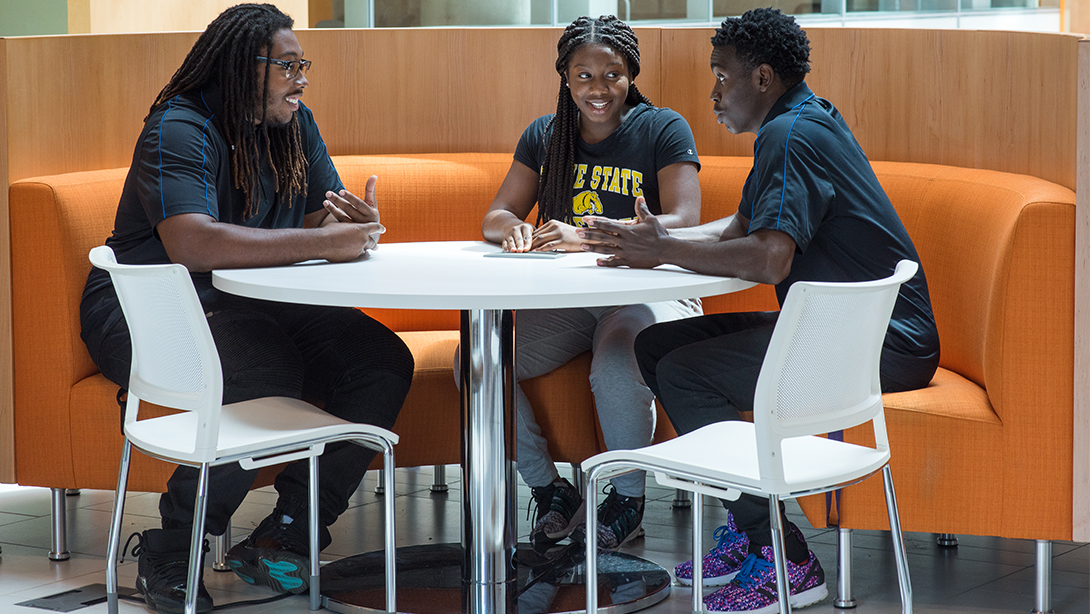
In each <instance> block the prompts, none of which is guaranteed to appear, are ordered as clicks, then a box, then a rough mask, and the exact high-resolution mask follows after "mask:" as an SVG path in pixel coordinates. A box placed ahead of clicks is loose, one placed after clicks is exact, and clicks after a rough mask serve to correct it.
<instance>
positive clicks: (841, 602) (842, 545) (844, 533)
mask: <svg viewBox="0 0 1090 614" xmlns="http://www.w3.org/2000/svg"><path fill="white" fill-rule="evenodd" d="M856 605H857V604H856V602H855V597H854V596H852V530H851V529H837V531H836V599H835V600H833V607H834V608H842V609H848V608H854V607H855V606H856Z"/></svg>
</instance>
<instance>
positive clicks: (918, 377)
mask: <svg viewBox="0 0 1090 614" xmlns="http://www.w3.org/2000/svg"><path fill="white" fill-rule="evenodd" d="M778 316H779V313H778V312H774V311H773V312H760V313H722V314H712V315H706V316H702V317H697V318H688V319H684V320H676V321H674V322H664V323H662V324H655V325H654V326H651V327H649V328H647V329H644V331H643V332H641V333H640V334H639V336H638V337H636V359H637V360H638V361H639V365H640V371H641V372H642V373H643V381H644V382H646V383H647V386H648V387H649V388H650V389H651V390H652V391H653V392H654V393H655V396H656V397H658V399H659V401H660V402H661V403H662V406H663V409H665V411H666V415H667V416H668V417H669V418H670V422H671V423H672V424H673V426H674V430H676V431H677V432H678V433H679V434H685V433H689V432H692V431H695V430H696V429H698V428H700V427H703V426H707V425H709V424H712V423H714V422H722V421H725V420H738V419H740V417H739V412H742V411H747V412H748V411H753V395H754V391H755V390H756V388H757V376H758V375H759V374H760V372H761V364H762V363H763V362H764V356H765V353H766V352H767V351H768V344H769V342H770V341H771V339H772V330H773V328H774V327H775V325H776V318H777V317H778ZM881 361H882V362H881V367H880V370H881V380H882V390H883V391H884V392H896V391H900V390H914V389H916V388H922V387H924V386H926V385H927V384H928V382H930V381H931V378H932V377H933V376H934V374H935V369H936V368H937V367H938V356H937V355H936V356H934V358H933V359H918V358H914V357H906V356H903V355H899V354H895V353H893V352H889V351H883V352H882V359H881ZM724 505H726V506H727V508H728V509H730V512H731V515H732V516H734V522H735V524H736V525H737V526H738V529H739V530H741V531H744V532H745V533H747V534H748V536H749V539H750V542H751V543H754V544H756V545H759V546H763V545H771V543H772V535H771V530H772V526H771V519H770V518H769V509H768V499H766V498H763V497H757V496H753V495H746V494H743V495H742V496H741V497H740V498H739V499H738V500H737V501H731V502H729V503H724ZM783 510H784V507H783V504H782V503H781V504H780V513H781V514H783ZM784 526H790V523H789V522H788V521H787V519H786V517H784ZM790 550H791V543H790V540H788V552H787V557H788V558H789V559H791V560H793V561H796V562H798V557H797V556H792V552H791V551H790Z"/></svg>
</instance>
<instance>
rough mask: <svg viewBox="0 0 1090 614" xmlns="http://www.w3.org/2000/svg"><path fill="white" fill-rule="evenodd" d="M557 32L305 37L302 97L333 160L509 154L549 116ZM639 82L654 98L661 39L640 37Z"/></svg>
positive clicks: (314, 33) (646, 33)
mask: <svg viewBox="0 0 1090 614" xmlns="http://www.w3.org/2000/svg"><path fill="white" fill-rule="evenodd" d="M560 32H561V30H559V29H554V28H525V29H515V28H497V29H484V28H474V29H421V30H415V29H379V30H366V31H354V32H353V31H348V32H345V31H329V30H311V31H308V32H299V33H298V37H299V41H300V43H301V44H302V45H303V49H304V50H305V52H306V56H307V57H308V58H310V59H312V60H314V68H313V69H312V70H311V72H310V73H309V74H308V78H310V81H311V85H310V88H308V89H307V92H306V94H305V96H304V98H303V100H304V102H305V103H306V104H307V105H308V106H310V107H311V108H312V109H313V110H314V113H315V116H316V117H317V119H318V122H319V125H321V126H322V137H323V138H324V139H325V141H326V145H327V146H328V147H329V151H330V153H332V154H334V155H338V154H372V153H426V152H442V153H447V152H475V151H481V152H513V151H514V150H515V145H516V143H517V142H518V138H519V136H520V135H521V134H522V131H523V130H524V129H525V128H526V126H527V125H528V124H529V123H530V121H532V120H533V119H535V118H537V117H539V116H541V115H544V114H546V113H552V112H554V111H555V110H556V96H557V92H558V90H559V86H560V77H559V76H558V75H557V74H556V70H555V68H554V66H553V64H554V62H555V59H556V41H557V39H558V38H559V36H560ZM636 32H637V36H639V38H640V50H641V55H642V57H645V58H650V60H649V61H648V60H645V61H644V62H643V64H642V66H641V69H642V71H641V73H640V76H639V77H638V78H637V79H636V83H637V84H638V85H640V87H641V88H643V91H644V93H645V94H646V95H647V96H648V97H650V98H651V99H652V100H657V98H658V94H659V88H658V83H659V66H658V62H657V61H656V60H657V58H658V57H659V48H658V42H659V31H658V30H657V29H637V30H636Z"/></svg>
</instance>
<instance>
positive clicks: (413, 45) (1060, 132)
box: [0, 28, 1090, 541]
mask: <svg viewBox="0 0 1090 614" xmlns="http://www.w3.org/2000/svg"><path fill="white" fill-rule="evenodd" d="M558 34H559V30H556V29H547V28H526V29H514V28H504V29H485V28H473V29H411V30H399V29H380V30H303V31H299V32H298V36H299V40H300V42H301V43H302V45H303V47H304V49H305V51H306V57H307V58H309V59H311V60H313V61H314V68H313V69H312V70H311V72H310V73H309V74H308V77H309V78H310V81H311V84H310V87H309V88H308V89H307V91H306V93H305V96H304V102H305V103H306V104H307V105H308V106H310V107H311V108H312V109H314V112H315V115H316V117H317V119H318V122H319V125H320V126H321V128H322V134H323V137H324V139H325V141H326V143H327V145H328V147H329V149H330V152H331V153H332V154H334V155H337V154H350V153H419V152H467V151H468V152H473V151H500V152H510V151H513V150H514V146H515V143H516V141H517V139H518V136H519V135H520V134H521V132H522V129H523V128H524V127H525V126H526V124H528V123H529V122H530V120H532V119H533V118H535V117H537V116H538V115H541V114H543V113H548V112H551V111H552V110H553V109H555V105H556V95H557V88H558V85H559V77H558V76H557V75H556V73H555V71H554V70H553V59H554V58H555V44H556V39H557V37H558ZM637 34H638V36H639V38H640V47H641V55H642V58H643V65H642V72H641V74H640V75H639V77H638V78H637V79H636V83H637V84H638V85H639V86H640V89H641V90H642V91H643V92H644V93H645V94H646V95H647V96H648V97H649V98H651V99H652V100H653V101H655V102H656V103H658V104H659V105H661V106H669V107H672V108H674V109H676V110H677V111H679V112H680V113H681V114H682V115H684V116H685V117H686V118H687V119H688V120H689V123H690V125H691V126H692V128H693V132H694V134H695V135H696V141H697V147H698V149H699V152H700V153H701V154H704V155H740V156H748V155H751V154H752V142H753V141H752V137H750V136H733V135H730V134H729V133H727V131H726V130H724V129H722V128H721V127H719V126H717V125H716V124H715V122H714V118H713V116H712V114H711V106H710V102H709V101H708V94H709V91H710V88H711V83H712V78H711V73H710V70H709V68H708V59H709V53H710V45H709V42H708V41H709V38H710V36H711V34H712V31H711V30H710V29H686V28H677V29H669V28H664V29H659V28H641V29H637ZM809 36H810V40H811V45H812V48H813V53H812V64H813V72H812V74H811V75H810V76H809V78H808V82H809V84H810V86H811V87H812V89H814V91H815V92H817V93H818V95H820V96H823V97H825V98H828V99H830V100H832V101H833V102H834V104H836V105H837V107H838V108H839V109H840V111H841V113H842V114H843V115H844V117H845V119H846V121H847V122H848V124H849V125H850V126H851V127H852V129H853V130H854V132H855V134H856V136H857V137H858V139H859V141H860V143H861V144H862V146H863V148H864V150H865V151H866V152H867V153H868V155H869V156H870V158H871V159H872V160H895V161H908V162H930V163H938V164H950V165H956V166H966V167H979V168H988V169H994V170H1000V171H1008V172H1015V173H1023V174H1028V175H1034V176H1038V177H1041V178H1044V179H1047V180H1050V181H1053V182H1056V183H1058V184H1061V185H1064V186H1066V187H1069V188H1072V189H1075V190H1076V191H1077V196H1078V202H1079V214H1078V234H1077V246H1078V247H1077V249H1078V263H1077V267H1078V268H1077V269H1076V270H1077V271H1078V277H1077V280H1076V298H1077V305H1076V316H1077V317H1076V327H1077V329H1076V331H1075V335H1076V362H1075V366H1076V378H1075V382H1076V389H1075V427H1076V450H1075V451H1076V458H1075V485H1074V489H1075V497H1074V502H1075V506H1076V510H1077V511H1078V513H1076V514H1075V517H1076V519H1077V523H1079V524H1078V525H1077V526H1076V527H1075V539H1078V540H1084V541H1086V540H1090V526H1086V523H1087V520H1086V516H1087V515H1086V514H1085V513H1083V511H1084V510H1085V509H1087V507H1090V417H1088V416H1090V403H1088V402H1087V397H1088V396H1090V392H1088V390H1090V378H1088V377H1087V375H1086V373H1090V358H1088V357H1090V345H1088V343H1087V338H1088V337H1090V335H1087V334H1086V331H1085V323H1086V321H1087V318H1090V313H1088V312H1087V308H1086V305H1088V304H1090V292H1088V291H1087V286H1090V284H1087V283H1085V281H1084V280H1086V279H1087V276H1088V275H1090V268H1088V267H1087V264H1090V258H1088V253H1090V251H1088V249H1087V245H1088V244H1090V243H1088V242H1090V209H1088V208H1087V207H1085V206H1084V204H1085V203H1087V202H1088V201H1087V199H1088V198H1090V180H1088V181H1077V178H1085V177H1088V173H1090V111H1087V108H1088V105H1090V102H1088V100H1090V97H1088V95H1087V92H1090V77H1088V75H1090V47H1088V46H1087V45H1088V44H1090V41H1086V42H1081V43H1080V38H1079V37H1077V36H1070V35H1059V34H1033V33H1009V32H982V31H962V30H941V31H928V30H886V29H883V30H865V29H820V28H812V29H811V30H810V31H809ZM196 37H197V34H196V33H160V34H123V35H86V36H83V35H74V36H59V37H26V38H9V39H0V185H4V186H6V185H8V184H10V183H11V182H12V181H16V180H18V179H22V178H25V177H32V176H38V175H47V174H55V173H64V172H71V171H79V170H90V169H100V168H113V167H121V166H127V165H128V164H129V161H130V159H131V156H132V150H133V145H134V141H135V139H136V137H137V135H138V134H139V132H140V128H141V124H142V121H141V120H142V118H143V117H144V116H145V115H146V114H147V111H148V106H149V104H150V103H151V101H152V99H153V98H154V96H155V94H156V93H157V92H158V90H159V89H160V88H161V87H162V86H163V85H164V84H165V83H166V81H167V80H168V79H169V77H170V75H171V74H172V73H173V71H174V70H175V69H176V68H177V66H178V65H179V64H180V63H181V60H182V58H183V57H184V56H185V53H186V51H187V50H188V49H189V47H190V46H191V45H192V43H193V41H195V40H196ZM1080 60H1081V64H1080ZM1080 65H1081V66H1082V69H1081V70H1080ZM1080 77H1081V78H1082V81H1080ZM381 185H382V184H381V178H380V183H379V193H380V198H381ZM714 197H715V196H714V195H705V198H714ZM7 198H8V192H7V190H6V189H5V190H3V192H2V193H0V481H12V480H14V476H15V468H14V456H13V445H14V444H13V442H12V440H11V432H12V428H11V424H12V412H13V408H12V395H11V382H12V378H11V326H12V323H11V315H10V314H11V309H10V299H11V288H10V270H9V269H10V266H9V256H8V254H9V251H10V240H9V236H8V231H7V220H8V202H7ZM58 444H60V445H63V442H58Z"/></svg>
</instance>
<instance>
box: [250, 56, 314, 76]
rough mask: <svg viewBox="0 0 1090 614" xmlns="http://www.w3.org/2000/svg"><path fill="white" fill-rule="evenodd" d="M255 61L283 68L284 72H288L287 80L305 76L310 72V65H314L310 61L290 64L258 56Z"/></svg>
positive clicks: (297, 61) (294, 61)
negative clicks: (301, 75)
mask: <svg viewBox="0 0 1090 614" xmlns="http://www.w3.org/2000/svg"><path fill="white" fill-rule="evenodd" d="M257 61H258V62H267V63H269V64H276V65H277V66H280V67H282V68H284V70H286V71H288V72H287V75H285V76H286V77H287V78H288V79H294V78H296V77H298V76H299V75H300V74H304V75H305V74H307V71H308V70H310V65H311V64H313V63H314V62H311V61H310V60H292V61H290V62H289V61H287V60H275V59H273V58H267V57H264V56H260V55H259V56H257Z"/></svg>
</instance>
